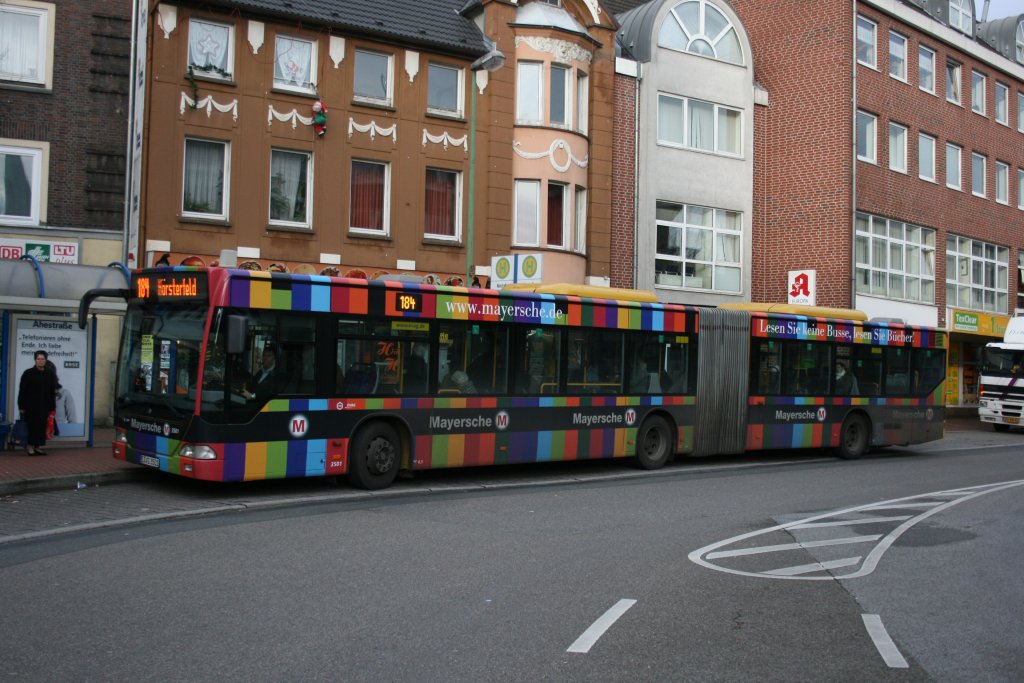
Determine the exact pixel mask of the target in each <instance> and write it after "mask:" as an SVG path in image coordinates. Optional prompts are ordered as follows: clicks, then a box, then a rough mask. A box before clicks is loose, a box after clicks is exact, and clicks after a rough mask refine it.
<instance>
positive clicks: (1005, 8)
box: [974, 0, 1024, 21]
mask: <svg viewBox="0 0 1024 683" xmlns="http://www.w3.org/2000/svg"><path fill="white" fill-rule="evenodd" d="M974 6H975V7H977V8H978V11H977V13H976V14H975V16H976V17H977V18H978V21H981V12H982V11H983V10H984V9H985V0H974ZM1017 14H1024V0H991V2H989V6H988V20H989V21H992V20H993V19H1002V18H1003V17H1009V16H1011V15H1017Z"/></svg>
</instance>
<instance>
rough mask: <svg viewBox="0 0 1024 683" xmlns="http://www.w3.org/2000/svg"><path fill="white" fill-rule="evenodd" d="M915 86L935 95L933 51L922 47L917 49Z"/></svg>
mask: <svg viewBox="0 0 1024 683" xmlns="http://www.w3.org/2000/svg"><path fill="white" fill-rule="evenodd" d="M917 85H918V87H919V88H921V90H924V91H925V92H930V93H931V94H933V95H934V94H935V51H934V50H932V49H931V48H927V47H925V46H924V45H921V46H919V47H918V48H917Z"/></svg>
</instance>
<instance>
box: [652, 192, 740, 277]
mask: <svg viewBox="0 0 1024 683" xmlns="http://www.w3.org/2000/svg"><path fill="white" fill-rule="evenodd" d="M657 229H658V236H657V254H656V257H655V265H654V270H655V279H654V282H655V284H656V285H659V286H668V287H683V288H686V289H704V290H714V291H719V292H739V291H740V286H741V282H740V281H741V279H742V278H741V275H742V265H741V264H742V260H741V256H742V255H741V253H740V252H741V249H742V246H741V245H742V231H743V221H742V217H741V215H740V213H739V212H737V211H725V210H723V209H712V208H708V207H706V206H687V205H683V204H671V203H668V202H658V204H657Z"/></svg>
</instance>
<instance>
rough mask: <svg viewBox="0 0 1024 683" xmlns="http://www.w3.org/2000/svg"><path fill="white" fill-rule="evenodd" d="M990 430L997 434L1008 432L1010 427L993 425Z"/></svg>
mask: <svg viewBox="0 0 1024 683" xmlns="http://www.w3.org/2000/svg"><path fill="white" fill-rule="evenodd" d="M992 429H994V430H996V431H997V432H1008V431H1010V425H1001V424H994V425H992Z"/></svg>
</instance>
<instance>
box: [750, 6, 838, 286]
mask: <svg viewBox="0 0 1024 683" xmlns="http://www.w3.org/2000/svg"><path fill="white" fill-rule="evenodd" d="M732 5H733V7H734V8H735V9H736V11H737V13H738V14H739V15H740V17H741V18H742V20H743V22H744V25H745V27H746V29H747V31H748V33H749V35H750V38H751V42H752V44H753V51H754V66H755V70H754V77H755V79H756V80H757V81H758V82H759V83H760V84H761V85H763V86H764V87H765V89H767V91H768V94H769V98H770V103H769V105H768V106H767V107H761V106H758V107H757V108H756V109H757V110H756V111H755V114H754V126H755V127H754V146H755V159H754V216H753V221H752V223H753V230H754V234H753V258H752V269H753V282H752V292H751V294H752V298H753V300H755V301H786V276H787V271H789V270H793V269H797V268H814V269H816V270H817V272H818V277H817V284H818V290H817V303H818V305H822V306H849V305H850V303H851V292H852V287H851V284H852V283H851V275H852V273H851V269H850V265H849V264H850V262H851V250H852V220H853V219H852V210H851V206H852V204H851V201H852V200H851V192H850V187H851V163H850V159H851V158H852V139H853V138H852V126H853V123H852V113H851V112H852V109H851V106H850V102H851V98H852V82H851V77H850V75H851V68H852V67H851V63H852V53H853V52H852V51H853V33H852V31H853V28H852V26H853V19H852V11H851V7H850V3H849V2H846V1H844V0H816V1H815V2H807V1H806V0H773V2H770V3H766V2H763V1H761V0H732Z"/></svg>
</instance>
